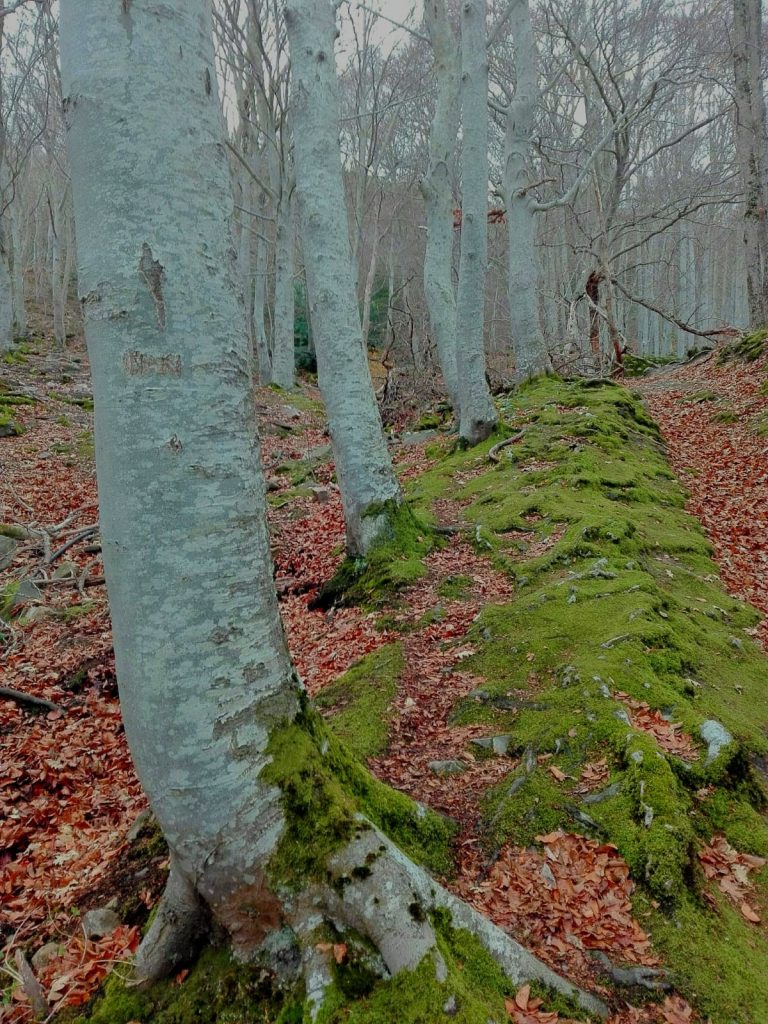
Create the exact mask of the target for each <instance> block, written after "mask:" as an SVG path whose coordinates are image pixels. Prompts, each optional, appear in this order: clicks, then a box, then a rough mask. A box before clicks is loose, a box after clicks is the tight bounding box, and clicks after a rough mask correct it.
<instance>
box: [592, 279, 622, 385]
mask: <svg viewBox="0 0 768 1024" xmlns="http://www.w3.org/2000/svg"><path fill="white" fill-rule="evenodd" d="M604 280H605V275H604V274H603V272H602V270H593V271H592V273H591V274H590V275H589V277H588V278H587V283H586V285H585V287H584V294H585V295H586V296H587V298H588V299H589V348H590V351H591V352H592V355H594V356H599V355H600V311H599V306H600V283H601V282H602V281H604ZM608 331H609V333H610V336H611V344H612V345H613V352H614V355H615V356H616V362H617V363H618V364H619V366H623V364H624V351H623V349H622V347H621V340H620V338H619V336H618V333H617V331H616V328H615V326H614V325H613V324H612V323H610V324H609V325H608Z"/></svg>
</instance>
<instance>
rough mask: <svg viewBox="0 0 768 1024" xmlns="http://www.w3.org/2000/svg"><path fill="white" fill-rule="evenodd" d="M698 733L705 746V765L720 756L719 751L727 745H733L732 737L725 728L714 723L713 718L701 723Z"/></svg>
mask: <svg viewBox="0 0 768 1024" xmlns="http://www.w3.org/2000/svg"><path fill="white" fill-rule="evenodd" d="M699 733H700V734H701V738H702V739H703V740H704V742H705V743H706V744H707V760H706V763H707V764H711V763H712V761H714V760H715V758H716V757H717V756H718V755H719V754H720V751H721V750H723V749H724V748H725V747H727V746H728V744H729V743H733V736H731V734H730V733H729V732H728V730H727V729H726V728H725V726H723V725H721V724H720V723H719V722H716V721H715V720H714V718H708V719H707V721H706V722H702V724H701V726H700V727H699Z"/></svg>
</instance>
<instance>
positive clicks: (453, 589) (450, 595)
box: [437, 575, 472, 601]
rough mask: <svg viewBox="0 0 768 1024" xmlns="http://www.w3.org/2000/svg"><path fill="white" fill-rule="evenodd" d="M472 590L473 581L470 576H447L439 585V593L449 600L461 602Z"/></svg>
mask: <svg viewBox="0 0 768 1024" xmlns="http://www.w3.org/2000/svg"><path fill="white" fill-rule="evenodd" d="M471 589H472V579H471V578H470V577H469V576H462V575H459V576H446V578H445V579H444V580H441V581H440V583H439V584H438V587H437V593H438V595H439V596H440V597H444V598H446V599H447V600H452V601H460V600H461V599H462V598H464V597H466V596H467V594H468V593H469V591H471Z"/></svg>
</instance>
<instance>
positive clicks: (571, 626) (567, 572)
mask: <svg viewBox="0 0 768 1024" xmlns="http://www.w3.org/2000/svg"><path fill="white" fill-rule="evenodd" d="M500 406H501V409H502V412H503V413H504V414H505V415H506V416H507V417H508V418H509V419H508V422H507V424H506V429H507V430H508V431H509V432H511V431H513V430H518V429H519V427H521V426H523V427H525V434H524V436H523V438H522V439H521V440H520V441H518V442H516V443H515V444H514V445H511V446H509V448H507V449H505V450H504V451H503V452H502V463H501V464H500V465H499V466H493V465H492V464H490V463H489V462H488V460H487V450H483V449H480V450H477V449H476V450H473V451H472V452H468V453H465V452H454V453H451V454H450V455H447V456H446V457H444V458H443V459H442V460H441V461H440V462H439V463H438V464H437V465H436V466H435V467H434V468H433V469H431V470H430V471H428V472H427V473H426V474H425V475H424V476H422V477H421V478H420V479H418V480H416V481H415V482H414V483H413V485H412V487H411V499H412V501H413V503H414V506H415V508H416V510H417V512H418V513H419V514H420V515H422V516H425V517H427V516H429V514H430V510H431V505H432V502H433V501H434V500H435V499H437V498H444V497H446V496H451V497H455V498H458V499H459V500H461V501H463V502H464V503H465V507H464V508H463V510H462V512H463V515H464V516H465V517H466V519H467V520H469V522H470V523H472V524H473V525H474V526H475V528H476V529H477V530H478V531H479V532H480V536H481V537H482V538H483V539H484V540H486V542H487V545H488V548H487V549H488V551H489V554H490V557H491V558H492V560H493V561H494V563H495V564H496V565H497V566H498V567H499V568H503V569H505V570H506V571H507V572H509V573H510V575H511V576H512V577H513V578H514V579H515V580H516V583H517V588H516V591H515V595H514V597H513V599H512V600H510V601H508V602H506V603H504V604H500V605H490V606H486V607H485V608H484V609H483V610H482V611H481V613H480V615H479V617H478V619H477V620H476V622H475V624H474V625H473V627H472V630H471V632H470V636H469V639H470V642H471V643H472V646H473V647H474V648H475V650H476V653H475V655H474V656H473V657H471V658H469V659H467V661H465V662H464V663H463V666H462V667H463V669H465V670H467V671H470V672H472V673H474V674H476V675H477V676H479V677H481V678H484V680H485V682H484V683H483V685H482V688H483V690H485V691H487V693H488V694H489V696H490V700H489V701H483V702H479V701H471V700H465V701H463V702H461V704H460V705H459V706H458V707H457V709H456V715H455V717H454V721H455V720H457V718H458V720H460V721H461V722H462V723H466V724H468V723H471V722H483V723H487V722H489V721H495V720H497V718H498V713H497V712H495V711H493V710H490V708H491V707H492V702H493V699H494V698H500V699H501V700H502V704H501V705H500V706H507V707H510V706H511V707H512V708H514V706H515V704H517V707H518V710H517V711H516V712H515V711H508V712H507V715H508V717H507V719H506V721H505V726H504V728H503V729H502V730H500V731H503V732H507V733H510V734H511V735H512V744H511V747H510V751H509V752H510V753H511V754H513V755H515V754H521V753H522V752H523V751H525V750H526V749H528V748H531V749H533V750H534V751H536V752H538V753H549V754H554V755H556V759H555V762H553V763H555V764H556V765H557V766H558V768H559V769H560V770H561V771H562V772H563V773H565V774H566V776H570V777H569V778H566V780H565V781H564V782H557V781H556V780H555V779H554V778H553V777H552V775H551V774H549V773H548V772H547V771H545V770H544V769H542V768H540V769H537V770H536V771H534V772H533V773H532V774H531V776H530V777H523V776H521V775H519V774H518V775H514V774H513V775H511V776H510V777H509V778H508V779H507V780H505V781H504V782H503V783H502V784H500V785H498V786H497V787H495V789H494V790H492V791H491V792H490V793H489V794H488V796H487V798H486V800H485V803H484V820H485V829H486V841H487V843H488V844H489V845H490V846H492V847H496V846H498V845H499V844H500V843H502V842H504V841H507V840H512V841H514V842H518V843H528V842H531V841H532V840H533V837H534V836H535V835H536V834H537V833H540V832H546V831H550V830H551V829H552V828H554V827H558V826H565V827H569V828H576V829H577V830H578V831H586V832H588V833H590V832H591V833H592V834H594V835H595V837H598V838H609V839H610V840H611V841H613V842H614V843H616V845H617V846H618V848H619V850H620V852H621V853H622V855H623V856H624V857H625V858H626V859H627V861H628V863H629V864H630V867H631V869H632V872H633V875H634V877H635V878H636V879H637V880H638V881H640V882H642V883H643V884H644V885H645V886H646V887H647V889H648V891H650V892H652V893H653V894H654V896H655V898H657V899H660V900H663V901H664V902H665V903H666V904H668V905H669V904H674V902H675V901H676V900H678V899H680V898H682V896H683V895H684V893H685V891H686V889H687V887H688V885H689V883H690V880H691V872H692V862H693V852H694V846H695V841H696V837H697V836H699V835H700V836H708V835H711V832H712V830H713V827H715V826H714V821H713V819H712V818H711V817H708V816H707V814H706V813H704V812H703V811H702V810H701V808H700V807H699V805H698V803H697V802H696V801H695V800H694V793H695V792H696V790H697V789H698V788H700V787H702V786H704V785H705V784H707V783H709V782H714V783H716V784H717V786H718V788H720V789H722V790H723V791H725V792H727V793H728V794H729V806H730V811H731V820H732V822H743V823H745V824H744V828H742V831H744V830H745V828H746V823H748V822H754V820H755V815H757V813H758V808H759V804H760V796H759V794H758V787H756V785H755V784H754V779H753V776H752V773H751V769H750V767H749V765H748V762H747V759H746V757H745V756H744V754H743V753H742V752H744V751H752V752H759V753H765V752H766V750H767V749H768V741H766V729H767V727H768V693H766V690H765V685H764V679H765V666H766V661H765V657H764V656H763V655H762V653H761V652H760V651H759V650H758V649H757V648H756V646H755V645H754V643H753V642H752V640H751V639H750V638H749V636H748V635H746V633H745V631H746V630H749V629H750V628H751V627H753V626H754V625H755V623H756V622H757V616H756V613H755V612H754V610H753V609H751V608H749V607H748V606H746V605H744V604H742V603H740V602H739V601H737V600H735V599H733V598H731V597H730V596H729V595H728V594H727V593H726V592H725V590H724V588H723V587H722V585H721V584H720V582H719V579H718V575H717V567H716V565H715V564H714V563H713V561H712V559H711V547H710V545H709V543H708V541H707V540H706V538H705V537H704V535H703V533H702V531H701V528H700V526H699V525H698V523H696V521H695V520H693V519H692V518H691V517H690V516H688V515H687V514H686V512H685V509H684V495H683V492H682V491H681V488H680V486H679V484H678V483H677V481H676V480H675V478H674V476H673V474H672V473H671V472H670V469H669V466H668V465H667V462H666V460H665V457H664V452H663V448H662V446H661V445H660V443H659V436H658V431H657V428H656V426H655V424H654V423H653V422H652V421H651V420H650V419H649V417H648V415H647V413H646V412H645V410H644V409H643V408H642V406H641V405H640V404H639V402H638V401H637V400H636V399H635V398H634V397H633V396H632V395H630V394H629V393H628V392H627V391H626V389H624V388H622V387H619V386H617V385H614V384H602V385H599V386H585V385H583V384H579V383H572V384H566V383H563V382H561V381H557V380H554V379H551V378H550V379H546V380H543V381H539V382H535V383H534V384H532V385H529V386H528V387H527V388H524V389H522V390H521V391H520V393H519V394H518V395H516V396H515V397H514V398H511V399H508V400H506V401H504V400H502V401H501V403H500ZM458 474H460V475H461V477H462V478H463V479H464V480H465V481H466V482H465V483H464V484H463V485H457V483H456V477H457V475H458ZM510 535H511V536H510ZM617 690H620V691H623V692H625V693H627V694H629V695H630V696H631V697H632V698H634V699H636V700H639V701H643V702H645V703H647V704H648V705H650V706H651V708H653V709H657V710H659V711H661V712H662V713H664V714H667V715H669V716H670V717H672V718H673V719H674V720H675V721H677V722H680V723H681V724H682V727H683V729H684V730H685V732H687V733H688V734H689V735H690V736H692V737H693V738H694V739H696V738H698V735H699V727H700V726H701V724H702V723H703V722H704V720H705V719H709V718H714V719H717V720H718V721H719V722H721V723H722V724H723V725H725V727H726V728H727V729H728V730H729V731H730V732H731V733H732V735H733V736H735V738H736V744H734V745H732V746H731V747H730V748H729V749H728V751H727V752H726V753H724V754H723V755H722V756H721V758H719V759H718V761H717V762H715V763H714V764H712V765H705V764H704V761H703V756H704V753H705V751H704V750H703V748H702V759H701V760H700V761H699V762H698V763H697V764H695V765H693V766H691V767H688V766H686V765H685V764H684V763H683V762H681V761H679V760H677V759H676V758H674V757H669V756H666V755H664V753H663V751H661V750H660V749H659V748H658V746H657V744H656V741H655V740H654V739H653V738H652V737H651V736H650V735H649V734H647V733H644V732H642V731H639V730H637V729H633V728H631V727H629V726H628V725H627V722H626V718H625V716H626V713H627V709H626V706H625V705H623V704H622V703H621V702H619V701H617V700H615V699H613V696H612V695H613V694H614V693H615V692H616V691H617ZM510 697H511V698H513V700H512V701H511V703H510V700H509V698H510ZM504 701H506V702H507V703H506V705H504V703H503V702H504ZM509 716H511V717H509ZM606 753H607V754H608V755H609V759H610V763H611V768H612V776H611V782H612V783H616V784H617V785H618V787H619V792H618V793H617V794H616V795H614V796H613V797H612V798H608V799H606V800H605V801H603V802H599V803H597V804H594V805H592V804H590V805H583V804H582V802H581V797H580V796H579V795H578V794H577V793H575V792H574V790H575V785H576V784H575V779H577V778H578V775H579V772H580V768H581V765H582V764H583V763H584V762H585V761H587V760H590V759H596V758H599V757H601V756H604V755H605V754H606ZM649 808H650V809H651V811H649V810H648V809H649ZM590 823H591V824H590Z"/></svg>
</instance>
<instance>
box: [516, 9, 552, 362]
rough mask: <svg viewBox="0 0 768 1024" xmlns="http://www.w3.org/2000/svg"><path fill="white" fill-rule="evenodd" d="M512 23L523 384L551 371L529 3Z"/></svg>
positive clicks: (518, 347) (519, 345)
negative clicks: (536, 192) (537, 201)
mask: <svg viewBox="0 0 768 1024" xmlns="http://www.w3.org/2000/svg"><path fill="white" fill-rule="evenodd" d="M510 21H511V25H512V31H513V33H514V37H515V68H516V72H517V81H516V84H515V94H514V97H513V99H512V101H511V103H510V104H509V107H508V108H507V128H506V159H505V164H504V190H505V192H506V197H507V224H508V228H509V277H508V287H509V317H510V325H511V329H512V347H513V350H514V353H515V367H516V371H517V376H518V378H519V379H520V380H521V381H525V380H530V379H531V378H532V377H536V376H538V375H539V374H542V373H546V372H547V371H549V370H551V369H552V364H551V362H550V359H549V353H548V352H547V348H546V345H545V344H544V335H543V333H542V330H541V324H540V322H539V305H538V283H539V267H538V260H537V257H536V213H535V211H534V208H533V199H532V197H531V195H530V193H529V191H528V185H529V184H530V180H529V175H528V154H529V150H530V145H531V137H532V135H533V130H534V125H535V118H536V107H537V104H538V100H539V84H538V79H537V69H536V42H535V39H534V36H533V29H532V27H531V12H530V10H529V7H528V0H516V2H515V3H514V5H513V9H512V14H511V16H510Z"/></svg>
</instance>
